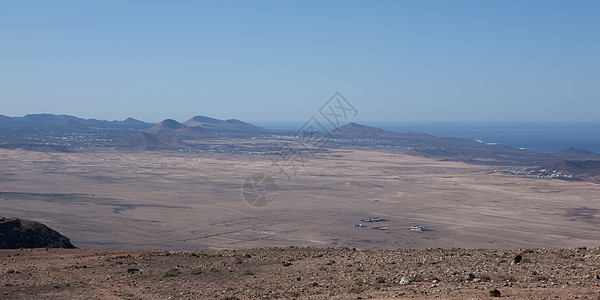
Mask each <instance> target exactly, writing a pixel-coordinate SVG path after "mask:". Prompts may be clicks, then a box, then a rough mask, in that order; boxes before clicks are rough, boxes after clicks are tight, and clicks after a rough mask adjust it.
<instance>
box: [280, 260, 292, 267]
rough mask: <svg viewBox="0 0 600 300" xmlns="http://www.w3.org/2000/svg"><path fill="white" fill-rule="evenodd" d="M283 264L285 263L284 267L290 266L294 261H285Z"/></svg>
mask: <svg viewBox="0 0 600 300" xmlns="http://www.w3.org/2000/svg"><path fill="white" fill-rule="evenodd" d="M282 264H283V266H284V267H289V266H291V265H292V263H291V262H289V261H284V262H283V263H282Z"/></svg>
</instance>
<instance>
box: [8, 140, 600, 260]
mask: <svg viewBox="0 0 600 300" xmlns="http://www.w3.org/2000/svg"><path fill="white" fill-rule="evenodd" d="M272 159H273V157H267V156H265V155H259V154H254V155H252V154H231V153H185V152H177V151H167V150H161V151H143V150H122V149H121V150H117V149H108V148H104V149H89V150H87V151H85V152H80V153H44V152H34V151H22V150H8V149H0V165H1V166H2V167H1V169H0V211H2V215H5V216H16V217H19V218H25V219H33V220H36V221H39V222H42V223H44V224H46V225H48V226H50V227H51V228H53V229H56V230H57V231H59V232H60V233H62V234H64V235H66V236H68V237H69V238H71V241H72V242H73V244H75V245H76V246H77V247H81V248H91V249H153V250H161V249H164V250H187V251H199V250H219V249H241V248H254V247H268V246H279V247H286V246H300V247H302V246H310V247H320V248H323V247H325V248H326V247H334V248H343V247H349V248H357V249H392V248H428V247H441V248H452V247H461V248H565V247H580V246H587V247H595V246H598V244H599V243H600V234H599V233H600V230H599V229H598V228H599V227H598V226H599V224H600V201H599V200H600V199H599V197H600V185H597V184H593V183H587V182H576V181H561V180H551V179H538V178H530V177H524V176H515V175H504V174H501V173H495V172H493V169H494V168H493V167H490V166H482V165H471V164H467V163H463V162H452V161H438V160H434V159H428V158H424V157H418V156H410V155H405V154H402V153H391V152H386V151H378V150H374V149H373V148H357V147H355V148H353V149H344V148H339V149H329V151H327V152H322V153H318V154H317V155H315V156H314V157H309V158H308V159H305V160H304V161H303V163H302V164H298V163H296V164H295V166H296V168H293V169H290V168H288V169H287V170H286V172H285V174H284V173H281V172H280V169H278V167H277V166H275V165H274V163H273V161H272ZM280 163H281V162H280ZM255 173H263V174H267V175H270V176H272V177H273V178H274V180H275V184H276V185H277V194H276V197H275V198H274V201H273V202H272V203H270V204H269V205H267V206H264V207H255V206H252V205H250V204H248V203H247V202H246V201H244V198H243V197H242V193H241V187H242V184H243V183H244V181H245V180H246V178H247V177H248V176H250V175H252V174H255ZM286 174H287V175H289V176H290V177H289V178H288V177H287V176H286ZM371 217H381V218H385V219H389V221H388V222H380V223H365V222H362V221H361V220H362V219H365V218H371ZM359 223H364V224H366V225H369V226H368V227H364V228H363V227H353V225H355V224H359ZM414 225H422V226H425V228H427V230H426V231H422V232H418V231H411V230H409V227H410V226H414ZM376 226H384V227H387V228H388V229H389V230H374V229H373V228H374V227H376Z"/></svg>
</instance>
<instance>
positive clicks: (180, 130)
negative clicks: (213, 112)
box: [146, 119, 211, 137]
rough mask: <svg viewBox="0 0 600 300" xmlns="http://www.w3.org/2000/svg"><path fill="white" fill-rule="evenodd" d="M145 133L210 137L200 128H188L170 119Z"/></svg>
mask: <svg viewBox="0 0 600 300" xmlns="http://www.w3.org/2000/svg"><path fill="white" fill-rule="evenodd" d="M146 132H147V133H152V134H157V135H165V136H174V137H207V136H211V134H208V133H207V132H206V130H204V129H203V128H200V127H189V126H187V125H185V124H181V123H179V122H177V121H175V120H172V119H166V120H164V121H162V122H160V123H158V124H157V125H156V126H154V127H152V128H150V129H148V130H146Z"/></svg>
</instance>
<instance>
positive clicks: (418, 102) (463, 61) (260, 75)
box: [0, 0, 600, 122]
mask: <svg viewBox="0 0 600 300" xmlns="http://www.w3.org/2000/svg"><path fill="white" fill-rule="evenodd" d="M335 91H340V92H341V93H342V94H343V95H344V96H345V97H346V98H347V99H348V100H349V101H350V102H351V103H352V104H353V106H354V107H355V108H356V109H357V110H358V111H359V114H358V116H357V118H356V121H361V120H362V121H485V120H491V121H523V120H534V121H551V120H562V121H578V120H582V121H598V120H600V118H599V115H600V1H546V0H544V1H479V0H478V1H400V0H398V1H293V2H292V1H284V0H278V1H210V2H208V1H207V2H203V1H147V0H144V1H108V0H102V1H79V0H77V1H59V0H56V1H3V0H0V104H1V106H0V114H3V115H9V116H21V115H25V114H27V113H42V112H45V113H57V114H71V115H77V116H80V117H85V118H100V119H108V120H113V119H124V118H126V117H129V116H131V117H134V118H136V119H141V120H145V121H152V122H157V121H160V120H162V119H165V118H174V119H176V120H179V121H185V120H187V119H189V118H190V117H192V116H194V115H206V116H212V117H217V118H237V119H242V120H246V121H288V120H289V121H302V120H305V119H307V118H308V117H310V116H311V115H312V114H314V113H315V112H316V111H317V110H318V109H319V107H320V106H321V104H322V103H323V102H324V101H326V100H327V99H328V98H329V97H330V96H331V95H332V94H333V93H334V92H335Z"/></svg>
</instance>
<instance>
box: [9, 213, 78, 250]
mask: <svg viewBox="0 0 600 300" xmlns="http://www.w3.org/2000/svg"><path fill="white" fill-rule="evenodd" d="M18 248H75V246H73V244H71V241H70V240H69V239H68V238H67V237H65V236H63V235H61V234H60V233H58V232H57V231H55V230H52V229H50V228H48V227H47V226H46V225H44V224H41V223H38V222H35V221H29V220H21V219H18V218H10V217H0V249H18Z"/></svg>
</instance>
